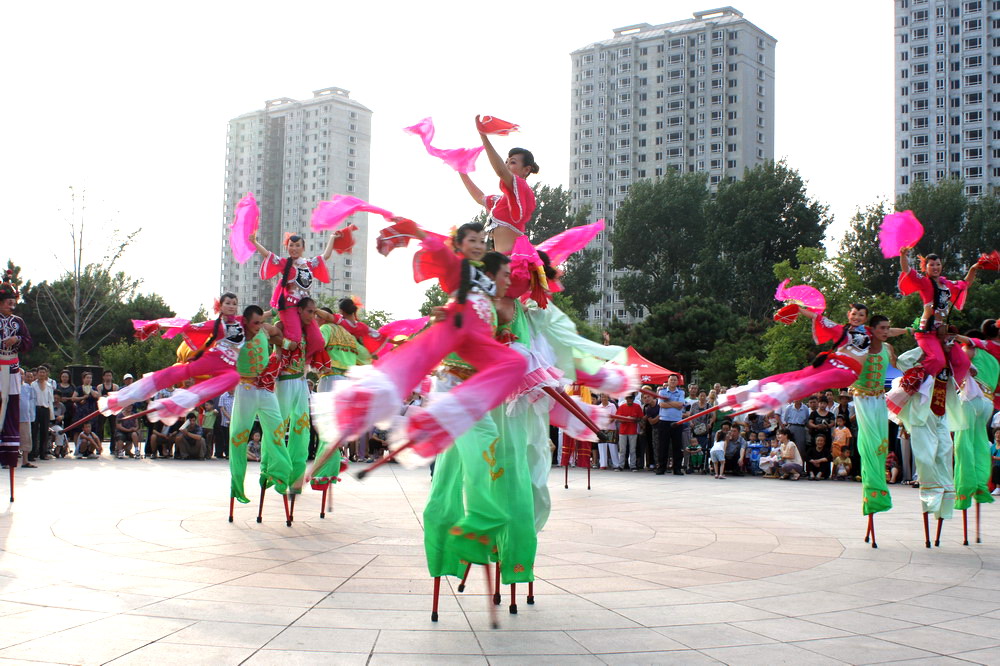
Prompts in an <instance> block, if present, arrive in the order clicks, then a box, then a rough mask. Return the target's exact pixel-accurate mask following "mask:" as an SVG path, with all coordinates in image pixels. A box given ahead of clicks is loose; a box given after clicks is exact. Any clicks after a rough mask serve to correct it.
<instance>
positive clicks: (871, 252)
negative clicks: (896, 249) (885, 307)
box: [835, 201, 899, 301]
mask: <svg viewBox="0 0 1000 666" xmlns="http://www.w3.org/2000/svg"><path fill="white" fill-rule="evenodd" d="M888 212H889V211H888V210H887V206H886V204H885V202H881V201H880V202H879V203H877V204H871V205H869V206H868V207H867V208H865V210H863V211H862V210H858V212H857V213H855V214H854V217H853V218H851V223H850V227H849V228H848V230H847V233H845V234H844V238H843V240H842V241H841V244H840V253H839V254H838V255H837V257H836V258H835V261H836V264H837V266H838V269H839V272H840V276H841V279H842V282H843V284H844V285H845V286H846V287H847V290H848V291H849V292H851V293H853V294H856V295H855V297H854V298H856V299H857V300H861V301H867V300H869V299H870V298H872V296H874V295H875V294H882V293H885V294H891V293H895V291H896V279H897V278H898V276H899V264H898V263H897V262H896V261H893V260H891V259H886V258H885V257H883V256H882V250H881V248H880V246H879V240H878V231H879V228H880V227H881V226H882V219H883V218H884V217H885V216H886V214H887V213H888Z"/></svg>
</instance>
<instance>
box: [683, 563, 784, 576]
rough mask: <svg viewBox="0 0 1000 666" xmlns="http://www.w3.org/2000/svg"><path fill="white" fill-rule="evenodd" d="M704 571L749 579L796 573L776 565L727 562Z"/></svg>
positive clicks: (706, 568)
mask: <svg viewBox="0 0 1000 666" xmlns="http://www.w3.org/2000/svg"><path fill="white" fill-rule="evenodd" d="M702 571H705V572H708V573H718V574H726V575H730V576H741V577H743V578H748V579H760V578H769V577H771V576H775V575H777V574H783V573H788V572H790V571H794V569H791V568H789V567H779V566H776V565H774V564H754V563H753V562H750V561H747V562H727V563H726V564H721V565H719V566H714V567H705V568H704V569H702Z"/></svg>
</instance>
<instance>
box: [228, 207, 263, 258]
mask: <svg viewBox="0 0 1000 666" xmlns="http://www.w3.org/2000/svg"><path fill="white" fill-rule="evenodd" d="M259 220H260V209H259V208H258V207H257V200H256V199H254V197H253V192H247V194H246V196H245V197H243V198H242V199H240V202H239V203H238V204H236V215H235V216H234V217H233V223H232V224H231V225H229V247H231V248H232V249H233V258H234V259H236V263H238V264H245V263H246V261H247V259H249V258H250V257H252V256H253V253H254V252H256V250H257V248H256V246H255V245H254V244H253V243H251V242H250V236H252V235H253V234H254V233H255V232H256V231H257V223H258V221H259Z"/></svg>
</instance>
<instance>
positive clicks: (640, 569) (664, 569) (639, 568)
mask: <svg viewBox="0 0 1000 666" xmlns="http://www.w3.org/2000/svg"><path fill="white" fill-rule="evenodd" d="M592 566H593V567H594V568H595V569H600V570H602V571H605V572H611V573H615V574H627V575H630V576H631V575H633V574H643V573H676V572H678V571H685V568H682V567H676V566H670V565H668V564H660V563H658V562H646V561H644V560H631V561H623V562H606V563H601V564H594V565H592ZM561 568H562V570H563V571H573V570H575V569H577V568H578V567H567V566H565V565H563V566H562V567H561ZM535 571H536V572H537V571H538V567H535ZM548 578H552V576H551V575H549V576H548ZM560 578H568V576H560Z"/></svg>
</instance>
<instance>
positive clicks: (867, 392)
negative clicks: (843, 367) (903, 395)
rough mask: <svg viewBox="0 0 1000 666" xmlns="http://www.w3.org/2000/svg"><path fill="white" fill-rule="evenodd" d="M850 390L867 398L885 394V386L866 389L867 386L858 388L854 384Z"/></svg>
mask: <svg viewBox="0 0 1000 666" xmlns="http://www.w3.org/2000/svg"><path fill="white" fill-rule="evenodd" d="M850 391H851V395H855V396H863V397H866V398H881V397H882V396H884V395H885V389H884V388H877V389H866V388H858V387H857V386H852V387H851V388H850Z"/></svg>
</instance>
